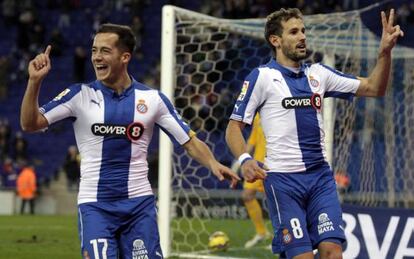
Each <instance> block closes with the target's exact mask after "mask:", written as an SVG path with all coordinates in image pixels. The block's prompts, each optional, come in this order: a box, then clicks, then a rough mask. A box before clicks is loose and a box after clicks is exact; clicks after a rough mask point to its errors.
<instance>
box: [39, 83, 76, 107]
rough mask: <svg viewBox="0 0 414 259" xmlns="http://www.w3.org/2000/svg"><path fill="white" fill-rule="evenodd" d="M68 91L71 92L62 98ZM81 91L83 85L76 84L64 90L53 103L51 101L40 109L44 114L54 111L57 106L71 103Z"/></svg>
mask: <svg viewBox="0 0 414 259" xmlns="http://www.w3.org/2000/svg"><path fill="white" fill-rule="evenodd" d="M68 89H69V92H67V93H66V94H64V95H63V96H60V95H61V94H63V93H64V92H65V91H68ZM81 89H82V85H81V84H76V85H71V86H69V87H68V88H67V89H65V90H63V91H62V92H61V93H60V94H59V95H58V96H56V97H55V98H54V99H53V100H52V101H50V102H48V103H47V104H45V105H43V106H42V107H41V108H40V110H41V111H42V113H46V112H48V111H50V110H52V109H53V108H55V107H56V106H58V105H60V104H62V103H65V102H67V101H69V100H70V99H72V98H73V97H74V96H75V95H76V94H77V93H79V92H80V91H81Z"/></svg>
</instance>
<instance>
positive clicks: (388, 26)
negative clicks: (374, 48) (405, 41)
mask: <svg viewBox="0 0 414 259" xmlns="http://www.w3.org/2000/svg"><path fill="white" fill-rule="evenodd" d="M394 17H395V11H394V9H391V11H390V15H389V16H388V20H387V16H386V14H385V12H383V11H382V12H381V21H382V37H381V43H380V53H383V52H385V53H389V52H390V51H391V50H392V48H393V47H394V46H395V44H396V43H397V39H398V37H399V36H401V37H403V36H404V32H403V31H402V30H401V28H400V26H399V25H395V26H394V25H393V24H394Z"/></svg>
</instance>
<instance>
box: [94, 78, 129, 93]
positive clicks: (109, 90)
mask: <svg viewBox="0 0 414 259" xmlns="http://www.w3.org/2000/svg"><path fill="white" fill-rule="evenodd" d="M129 77H130V78H131V85H130V86H128V87H127V88H126V89H125V90H124V91H123V92H122V93H121V94H118V93H117V92H116V91H115V90H113V89H111V88H109V87H107V86H105V85H104V84H102V82H101V81H99V80H96V84H97V85H98V86H99V89H101V91H102V92H103V93H104V94H106V95H108V96H111V97H119V98H123V97H127V96H129V95H130V94H131V93H132V92H133V91H134V89H135V88H136V86H137V81H136V80H135V79H134V78H133V77H132V76H131V75H130V76H129Z"/></svg>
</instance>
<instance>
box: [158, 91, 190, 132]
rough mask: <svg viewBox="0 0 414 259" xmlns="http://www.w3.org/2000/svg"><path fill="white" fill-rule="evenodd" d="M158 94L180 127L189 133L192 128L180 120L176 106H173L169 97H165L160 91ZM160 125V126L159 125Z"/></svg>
mask: <svg viewBox="0 0 414 259" xmlns="http://www.w3.org/2000/svg"><path fill="white" fill-rule="evenodd" d="M158 94H159V95H160V97H161V100H162V101H163V102H164V104H165V106H167V108H168V111H169V112H170V114H171V115H172V116H173V118H174V119H175V120H176V121H177V123H178V125H180V126H181V128H182V129H183V130H184V131H185V132H186V133H189V132H190V130H191V129H190V127H188V125H187V124H185V123H184V122H183V121H182V120H181V119H180V118H178V115H177V113H176V111H175V109H174V106H173V105H172V104H171V102H170V100H168V98H167V96H165V95H164V94H163V93H161V92H160V91H158ZM157 125H158V124H157Z"/></svg>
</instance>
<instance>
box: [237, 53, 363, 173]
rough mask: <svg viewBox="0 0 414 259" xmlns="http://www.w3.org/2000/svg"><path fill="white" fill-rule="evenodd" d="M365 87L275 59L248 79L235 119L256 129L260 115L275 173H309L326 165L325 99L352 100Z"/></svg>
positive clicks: (350, 79) (346, 77) (269, 161)
mask: <svg viewBox="0 0 414 259" xmlns="http://www.w3.org/2000/svg"><path fill="white" fill-rule="evenodd" d="M359 84H360V81H359V80H358V79H356V78H355V77H353V76H350V75H346V74H343V73H341V72H338V71H336V70H333V69H331V68H329V67H326V66H324V65H321V64H319V63H318V64H313V65H302V66H301V67H300V70H299V73H295V72H293V71H291V70H289V69H287V68H286V67H283V66H281V65H280V64H278V63H277V62H276V60H275V59H272V60H271V61H270V62H269V63H268V64H266V65H264V66H261V67H258V68H256V69H254V70H253V71H252V72H251V73H250V74H249V75H248V76H247V77H246V79H245V81H244V83H243V86H242V89H241V92H240V95H239V97H238V99H237V101H236V104H235V106H234V110H233V113H232V115H231V117H230V119H232V120H236V121H242V122H244V123H247V124H251V123H252V121H253V118H254V115H255V114H256V112H259V114H260V117H261V123H262V127H263V132H264V134H265V137H266V143H267V144H266V150H267V151H266V159H265V163H266V165H267V166H268V167H269V169H270V171H271V172H284V173H290V172H292V173H293V172H304V171H307V170H310V169H312V168H315V167H317V166H321V165H327V161H326V154H325V144H324V130H323V120H322V98H324V97H338V98H343V99H349V100H352V98H353V96H354V95H355V92H356V91H357V89H358V87H359Z"/></svg>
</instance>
